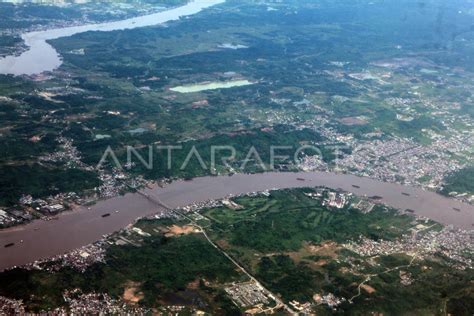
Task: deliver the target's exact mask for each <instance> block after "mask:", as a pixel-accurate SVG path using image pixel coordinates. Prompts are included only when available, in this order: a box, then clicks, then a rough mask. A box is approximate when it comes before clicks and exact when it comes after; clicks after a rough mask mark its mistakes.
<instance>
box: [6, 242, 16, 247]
mask: <svg viewBox="0 0 474 316" xmlns="http://www.w3.org/2000/svg"><path fill="white" fill-rule="evenodd" d="M13 246H15V243H12V242H11V243H9V244H6V245H5V248H10V247H13Z"/></svg>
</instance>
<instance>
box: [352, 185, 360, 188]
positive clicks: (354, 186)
mask: <svg viewBox="0 0 474 316" xmlns="http://www.w3.org/2000/svg"><path fill="white" fill-rule="evenodd" d="M352 187H353V188H356V189H360V186H358V185H355V184H353V185H352Z"/></svg>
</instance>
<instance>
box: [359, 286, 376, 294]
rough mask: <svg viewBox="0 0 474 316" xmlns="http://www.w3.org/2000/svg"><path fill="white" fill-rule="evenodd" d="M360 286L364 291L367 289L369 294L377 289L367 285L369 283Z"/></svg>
mask: <svg viewBox="0 0 474 316" xmlns="http://www.w3.org/2000/svg"><path fill="white" fill-rule="evenodd" d="M360 288H361V289H363V290H364V291H366V292H367V293H369V294H372V293H374V292H375V291H376V290H375V289H374V288H373V287H371V286H370V285H367V284H362V285H361V286H360Z"/></svg>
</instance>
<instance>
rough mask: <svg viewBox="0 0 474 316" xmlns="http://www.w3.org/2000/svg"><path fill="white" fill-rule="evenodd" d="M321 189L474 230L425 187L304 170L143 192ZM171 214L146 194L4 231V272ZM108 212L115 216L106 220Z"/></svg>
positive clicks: (189, 198)
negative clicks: (155, 216)
mask: <svg viewBox="0 0 474 316" xmlns="http://www.w3.org/2000/svg"><path fill="white" fill-rule="evenodd" d="M301 178H303V179H305V181H302V180H301ZM354 185H355V186H358V187H359V188H357V187H354ZM315 186H327V187H329V188H334V189H338V188H341V189H343V190H345V191H348V192H352V193H354V194H357V195H359V196H364V195H367V196H381V197H382V200H381V202H383V203H385V204H387V205H389V206H392V207H394V208H398V209H401V210H405V209H411V210H414V211H415V214H417V215H420V216H425V217H428V218H431V219H433V220H435V221H437V222H440V223H443V224H451V225H454V226H455V227H458V228H462V229H466V230H470V229H474V226H473V225H474V206H472V205H468V204H465V203H461V202H459V201H456V200H453V199H449V198H446V197H443V196H441V195H439V194H436V193H434V192H428V191H425V190H422V189H420V188H414V187H406V186H402V185H398V184H393V183H386V182H380V181H377V180H373V179H369V178H361V177H356V176H353V175H346V174H335V173H324V172H301V173H265V174H253V175H249V174H236V175H233V176H231V177H230V176H219V177H202V178H196V179H194V180H192V181H175V182H173V183H171V184H169V185H167V186H166V187H164V188H159V187H157V188H154V189H146V190H143V193H145V194H148V195H149V196H150V197H153V198H155V199H158V200H159V201H161V202H162V203H163V204H164V205H166V206H169V207H172V208H175V207H180V206H186V205H189V204H192V203H196V202H203V201H207V200H213V199H220V198H224V197H226V196H228V195H239V194H245V193H250V192H255V191H264V190H268V189H283V188H297V187H315ZM455 209H457V210H455ZM165 211H166V210H165V209H164V208H163V207H159V206H157V205H156V204H155V203H153V202H151V201H149V200H148V199H147V198H145V197H144V196H143V195H140V194H137V193H134V194H132V193H131V194H127V195H125V196H120V197H115V198H111V199H108V200H104V201H99V202H98V203H97V204H95V205H93V206H91V207H90V209H88V208H87V207H80V208H79V209H77V210H75V211H73V212H67V213H64V214H61V215H59V216H58V217H57V219H56V220H50V221H42V220H38V221H34V222H32V223H30V224H27V225H24V226H21V227H16V228H12V229H7V230H3V231H0V270H3V269H7V268H11V267H13V266H17V265H23V264H27V263H30V262H33V261H35V260H38V259H44V258H48V257H51V256H55V255H58V254H62V253H65V252H68V251H71V250H73V249H76V248H79V247H81V246H84V245H87V244H90V243H92V242H94V241H97V240H99V239H101V238H102V235H104V234H110V233H112V232H115V231H118V230H120V229H122V228H124V227H126V226H127V225H128V224H130V223H132V222H134V221H135V220H136V219H137V218H139V217H143V216H147V215H152V214H156V213H159V212H165ZM106 213H110V216H108V217H105V218H104V217H102V215H104V214H106ZM9 243H15V245H14V246H12V247H8V248H5V247H4V245H6V244H9Z"/></svg>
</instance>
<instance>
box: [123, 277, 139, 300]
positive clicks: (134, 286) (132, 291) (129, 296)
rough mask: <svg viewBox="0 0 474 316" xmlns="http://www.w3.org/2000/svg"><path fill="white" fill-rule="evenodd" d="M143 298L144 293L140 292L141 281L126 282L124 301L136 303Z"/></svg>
mask: <svg viewBox="0 0 474 316" xmlns="http://www.w3.org/2000/svg"><path fill="white" fill-rule="evenodd" d="M143 298H144V295H143V293H142V292H140V283H137V282H132V281H130V282H127V283H126V284H125V289H124V291H123V299H124V301H126V302H128V303H132V304H136V303H138V302H140V301H141V300H142V299H143Z"/></svg>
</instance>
